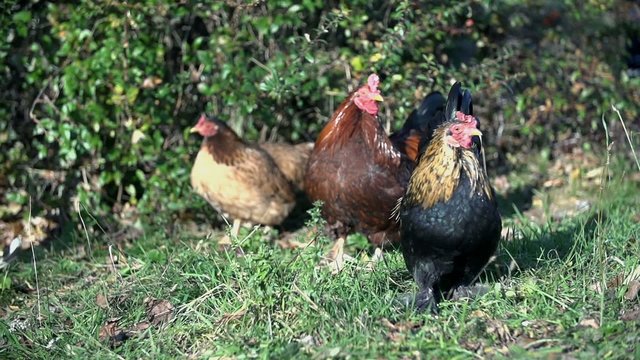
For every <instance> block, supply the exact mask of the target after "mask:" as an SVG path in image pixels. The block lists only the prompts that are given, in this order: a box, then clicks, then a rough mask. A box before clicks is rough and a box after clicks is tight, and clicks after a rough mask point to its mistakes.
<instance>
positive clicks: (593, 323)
mask: <svg viewBox="0 0 640 360" xmlns="http://www.w3.org/2000/svg"><path fill="white" fill-rule="evenodd" d="M579 325H580V326H583V327H590V328H594V329H599V328H600V324H598V321H597V320H596V319H592V318H586V319H582V320H580V324H579Z"/></svg>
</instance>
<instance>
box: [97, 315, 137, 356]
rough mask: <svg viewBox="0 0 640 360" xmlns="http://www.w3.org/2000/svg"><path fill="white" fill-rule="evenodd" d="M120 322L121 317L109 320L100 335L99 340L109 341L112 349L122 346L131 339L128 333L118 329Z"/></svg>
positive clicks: (101, 329)
mask: <svg viewBox="0 0 640 360" xmlns="http://www.w3.org/2000/svg"><path fill="white" fill-rule="evenodd" d="M119 320H120V318H119V317H117V318H111V319H108V320H107V322H106V323H105V324H104V325H103V326H102V327H101V328H100V332H99V333H98V338H99V339H100V340H101V341H108V342H109V345H110V346H111V347H112V348H115V347H118V346H120V345H122V343H123V342H125V341H126V340H127V339H129V338H130V337H131V336H130V334H129V332H128V331H126V330H123V329H120V328H118V321H119Z"/></svg>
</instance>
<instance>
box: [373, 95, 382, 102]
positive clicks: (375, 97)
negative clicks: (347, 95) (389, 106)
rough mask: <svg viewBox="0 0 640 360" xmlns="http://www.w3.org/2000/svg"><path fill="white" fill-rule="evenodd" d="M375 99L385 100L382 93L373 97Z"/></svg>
mask: <svg viewBox="0 0 640 360" xmlns="http://www.w3.org/2000/svg"><path fill="white" fill-rule="evenodd" d="M373 100H375V101H380V102H383V101H384V99H383V98H382V95H380V94H376V96H374V97H373Z"/></svg>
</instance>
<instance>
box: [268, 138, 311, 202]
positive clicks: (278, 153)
mask: <svg viewBox="0 0 640 360" xmlns="http://www.w3.org/2000/svg"><path fill="white" fill-rule="evenodd" d="M259 146H260V147H261V148H262V149H264V151H266V152H267V153H268V154H269V155H270V156H271V158H272V159H273V161H275V162H276V165H278V168H279V169H280V171H282V174H283V175H284V177H286V178H287V180H289V182H291V184H292V185H293V186H294V187H295V189H296V190H297V191H302V190H303V188H304V172H305V170H306V168H307V162H308V161H309V155H311V151H312V150H313V143H312V142H308V143H302V144H296V145H291V144H285V143H270V142H265V143H260V144H259Z"/></svg>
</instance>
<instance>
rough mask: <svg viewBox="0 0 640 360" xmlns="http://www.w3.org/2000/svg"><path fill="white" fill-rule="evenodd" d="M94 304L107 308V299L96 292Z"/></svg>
mask: <svg viewBox="0 0 640 360" xmlns="http://www.w3.org/2000/svg"><path fill="white" fill-rule="evenodd" d="M96 305H98V307H100V308H101V309H108V308H109V301H108V300H107V297H106V296H104V295H103V294H98V296H96Z"/></svg>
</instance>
